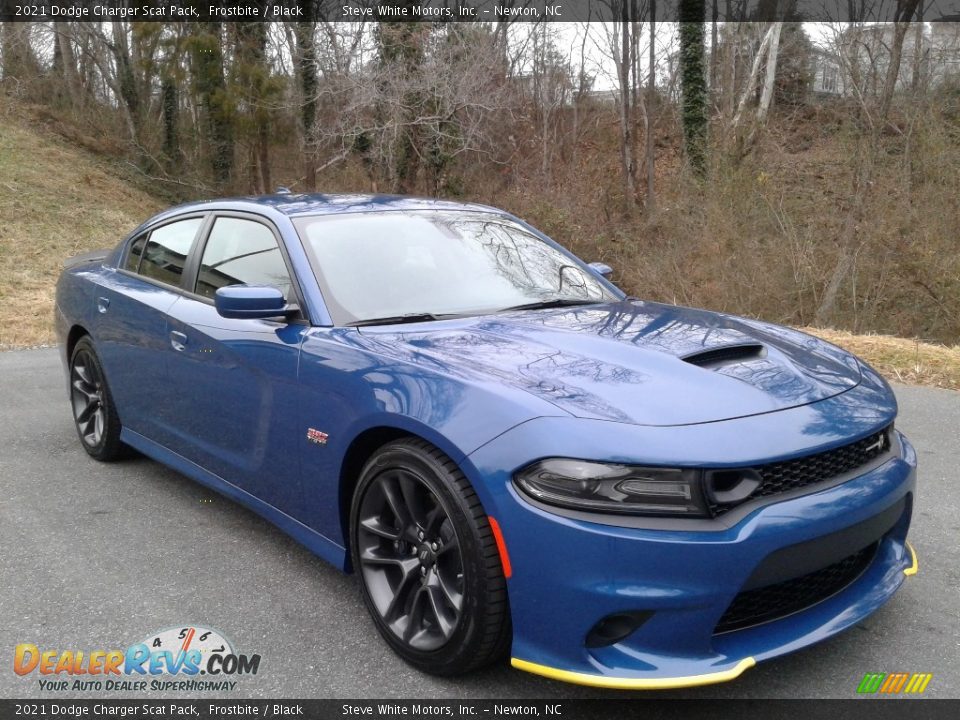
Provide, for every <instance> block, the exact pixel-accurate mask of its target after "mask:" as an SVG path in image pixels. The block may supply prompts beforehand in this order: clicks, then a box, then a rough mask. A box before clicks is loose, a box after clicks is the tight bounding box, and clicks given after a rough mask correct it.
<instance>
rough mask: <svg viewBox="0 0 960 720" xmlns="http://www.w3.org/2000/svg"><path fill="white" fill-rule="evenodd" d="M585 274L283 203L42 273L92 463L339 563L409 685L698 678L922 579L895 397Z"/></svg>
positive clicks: (796, 344) (845, 371)
mask: <svg viewBox="0 0 960 720" xmlns="http://www.w3.org/2000/svg"><path fill="white" fill-rule="evenodd" d="M609 273H610V268H609V267H607V266H605V265H602V264H600V263H591V264H587V263H585V262H583V261H581V260H580V259H578V258H576V257H575V256H573V255H572V254H571V253H570V252H568V251H567V250H565V249H564V248H562V247H560V246H559V245H557V244H556V243H555V242H553V241H551V240H550V239H549V238H547V237H545V236H544V235H543V234H542V233H540V232H538V231H537V230H535V229H534V228H532V227H530V226H529V225H528V224H526V223H524V222H523V221H521V220H519V219H517V218H516V217H513V216H511V215H509V214H508V213H505V212H503V211H500V210H497V209H495V208H490V207H485V206H481V205H471V204H461V203H451V202H441V201H434V200H422V199H412V198H402V197H384V196H359V195H293V194H290V193H280V194H277V195H272V196H268V197H257V198H239V199H230V200H216V201H210V202H198V203H191V204H188V205H182V206H180V207H176V208H173V209H171V210H168V211H166V212H163V213H160V214H159V215H157V216H155V217H153V218H151V219H150V220H148V221H147V222H146V223H144V224H143V225H141V226H140V227H139V228H137V229H136V230H134V231H133V233H131V234H130V235H129V237H127V238H126V239H125V240H123V241H122V242H121V243H120V244H119V245H118V246H117V247H116V248H115V249H113V250H110V251H104V252H101V253H88V254H87V255H85V256H79V257H77V258H74V259H72V260H71V261H68V263H67V267H66V268H65V269H64V272H63V274H62V276H61V278H60V281H59V283H58V285H57V300H56V311H55V316H56V325H57V332H58V335H59V339H60V348H61V352H62V355H63V360H64V364H65V367H66V372H67V377H68V392H69V397H70V403H71V407H72V411H73V419H74V421H75V424H76V428H77V432H78V435H79V439H80V443H81V445H82V446H83V448H84V449H85V450H86V451H87V453H89V454H90V455H91V456H93V457H94V458H96V459H98V460H104V461H106V460H111V459H114V458H116V457H118V456H120V455H121V454H123V453H124V452H125V451H127V450H128V449H129V448H134V449H136V450H138V451H139V452H141V453H143V454H144V455H147V456H149V457H151V458H154V459H155V460H157V461H159V462H161V463H164V464H166V465H169V466H170V467H172V468H175V469H176V470H178V471H180V472H182V473H183V474H185V475H188V476H190V477H191V478H193V479H195V480H196V481H198V482H200V483H203V484H204V485H206V486H208V487H210V488H212V489H214V490H217V491H219V492H221V493H223V494H224V495H226V496H228V497H230V498H232V499H234V500H236V501H238V502H240V503H243V504H244V505H246V506H248V507H250V508H252V509H253V510H255V511H256V512H258V513H259V514H261V515H262V516H264V517H265V518H267V519H268V520H270V521H271V522H273V523H275V524H276V525H277V526H279V527H280V528H281V529H283V530H284V531H286V532H287V533H289V534H290V535H292V536H293V537H294V538H296V539H297V540H298V541H300V542H301V543H303V544H304V545H306V546H307V547H308V548H309V549H310V550H312V551H313V552H315V553H316V554H317V555H319V556H321V557H323V558H325V559H326V560H328V561H329V562H331V563H333V564H335V565H337V566H338V567H340V568H342V569H343V570H344V571H348V572H350V571H352V572H355V573H356V574H357V576H358V578H359V585H360V589H361V595H362V598H363V601H364V603H365V605H366V607H367V608H368V610H369V612H370V615H371V617H372V619H373V623H374V625H375V626H376V628H377V630H378V631H379V632H380V634H381V635H382V636H383V639H384V640H385V642H386V643H387V644H388V645H389V646H390V647H391V648H392V649H393V650H394V651H395V652H396V653H398V654H399V655H400V656H401V657H403V658H404V659H405V660H406V661H408V662H409V663H411V664H412V665H414V666H416V667H418V668H421V669H423V670H425V671H427V672H432V673H437V674H445V675H452V674H457V673H463V672H467V671H470V670H473V669H476V668H478V667H481V666H483V665H486V664H489V663H491V662H494V661H496V660H498V659H500V658H501V657H502V656H505V655H507V654H509V656H510V657H511V658H512V664H513V665H514V666H515V667H517V668H520V669H522V670H527V671H529V672H533V673H537V674H540V675H544V676H547V677H551V678H555V679H558V680H565V681H568V682H574V683H582V684H586V685H594V686H600V687H612V688H667V687H683V686H690V685H700V684H705V683H711V682H719V681H723V680H730V679H732V678H735V677H737V676H738V675H740V674H741V673H742V672H744V671H745V670H746V669H748V668H750V667H751V666H752V665H754V664H755V663H756V662H758V661H761V660H766V659H768V658H772V657H775V656H778V655H783V654H784V653H788V652H792V651H794V650H797V649H798V648H801V647H804V646H806V645H810V644H811V643H814V642H817V641H820V640H823V639H824V638H827V637H829V636H831V635H834V634H836V633H838V632H840V631H842V630H844V629H846V628H849V627H850V626H852V625H854V624H856V623H857V622H859V621H860V620H862V619H863V618H865V617H866V616H868V615H869V614H870V613H872V612H874V611H875V610H876V609H877V608H879V607H880V606H881V605H882V604H883V603H884V602H886V601H887V600H888V599H889V598H890V597H891V596H892V595H893V593H894V592H895V591H896V590H897V588H898V587H899V586H900V584H901V583H902V582H903V580H904V576H908V575H912V574H913V573H915V572H916V571H917V559H916V555H915V554H914V552H913V550H912V548H911V547H910V545H909V544H908V543H907V530H908V527H909V525H910V515H911V510H912V507H913V498H914V491H915V483H916V462H917V460H916V454H915V452H914V450H913V448H912V447H911V445H910V444H909V443H908V442H907V440H906V439H905V438H904V436H903V435H902V434H901V433H900V432H898V431H897V430H896V429H895V428H894V420H895V417H896V414H897V406H896V401H895V399H894V396H893V393H892V392H891V390H890V387H889V386H888V385H887V384H886V382H885V381H884V380H883V379H882V378H881V377H880V376H879V375H878V374H877V373H876V372H875V371H874V370H873V369H871V368H870V367H869V366H867V365H866V364H864V363H863V362H862V361H860V360H858V359H857V358H856V357H854V356H852V355H850V354H848V353H846V352H844V351H842V350H840V349H838V348H836V347H834V346H832V345H829V344H827V343H825V342H823V341H821V340H818V339H816V338H813V337H810V336H808V335H805V334H803V333H800V332H797V331H795V330H791V329H787V328H784V327H779V326H776V325H771V324H768V323H763V322H758V321H756V320H750V319H745V318H737V317H732V316H730V315H725V314H720V313H714V312H706V311H703V310H694V309H689V308H681V307H676V306H673V305H664V304H660V303H653V302H646V301H643V300H639V299H637V298H632V297H627V296H625V295H624V294H623V293H622V292H621V291H620V290H619V289H618V288H617V287H616V286H614V285H613V284H611V283H610V282H609V281H608V280H607V278H606V276H607V275H609Z"/></svg>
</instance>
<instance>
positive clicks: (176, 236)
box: [140, 218, 203, 285]
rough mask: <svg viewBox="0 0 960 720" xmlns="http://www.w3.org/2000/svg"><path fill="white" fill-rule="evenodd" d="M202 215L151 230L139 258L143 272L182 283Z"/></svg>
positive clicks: (155, 278) (160, 278)
mask: <svg viewBox="0 0 960 720" xmlns="http://www.w3.org/2000/svg"><path fill="white" fill-rule="evenodd" d="M201 223H203V218H190V219H189V220H178V221H177V222H172V223H170V224H169V225H164V226H163V227H161V228H157V229H156V230H154V231H153V232H152V233H150V240H149V242H148V243H147V246H146V248H145V249H144V251H143V259H142V260H141V261H140V274H141V275H143V276H144V277H148V278H153V279H154V280H159V281H160V282H163V283H167V284H168V285H179V284H180V276H181V275H183V267H184V265H186V263H187V253H188V252H190V246H191V245H192V244H193V238H194V237H196V235H197V231H198V230H199V229H200V225H201Z"/></svg>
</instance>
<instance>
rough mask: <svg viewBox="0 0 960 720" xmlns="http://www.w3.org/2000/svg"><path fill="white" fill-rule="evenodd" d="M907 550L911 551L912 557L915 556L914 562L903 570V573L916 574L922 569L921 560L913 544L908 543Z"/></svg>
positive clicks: (908, 575) (907, 574)
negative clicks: (918, 558)
mask: <svg viewBox="0 0 960 720" xmlns="http://www.w3.org/2000/svg"><path fill="white" fill-rule="evenodd" d="M906 545H907V550H909V551H910V557H911V558H913V563H912V564H911V565H910V567H908V568H907V569H906V570H904V571H903V574H904V575H906V576H907V577H910V576H911V575H916V574H917V571H918V570H919V569H920V561H919V560H917V551H916V550H914V549H913V545H911V544H910V543H906Z"/></svg>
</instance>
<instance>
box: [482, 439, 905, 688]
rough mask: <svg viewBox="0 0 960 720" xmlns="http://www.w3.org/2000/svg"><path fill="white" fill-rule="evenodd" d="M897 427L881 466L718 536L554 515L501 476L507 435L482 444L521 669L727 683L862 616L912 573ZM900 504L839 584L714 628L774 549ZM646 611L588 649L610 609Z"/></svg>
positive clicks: (637, 684) (606, 681) (582, 676)
mask: <svg viewBox="0 0 960 720" xmlns="http://www.w3.org/2000/svg"><path fill="white" fill-rule="evenodd" d="M898 437H899V439H900V447H901V452H900V453H899V454H898V455H897V456H895V457H893V458H891V459H890V460H888V461H887V462H885V463H883V464H882V465H880V466H879V467H875V468H874V469H872V470H870V471H868V472H865V473H864V474H862V475H859V476H857V477H855V478H853V479H851V480H849V481H847V482H844V483H842V484H839V485H836V486H833V487H830V488H828V489H824V490H821V491H819V492H813V493H810V494H807V495H803V496H801V497H795V498H792V499H789V500H784V501H782V502H774V503H773V504H770V505H766V506H764V507H761V508H759V509H757V510H755V511H754V512H751V513H750V514H749V515H747V516H746V517H744V518H743V519H741V520H740V521H739V522H737V523H736V524H734V525H732V526H730V527H726V528H722V529H719V530H713V531H710V532H703V531H686V530H683V529H679V528H680V527H682V524H681V523H677V527H678V529H640V528H626V527H618V526H612V525H605V524H604V525H601V524H598V523H591V522H585V521H582V520H579V519H571V518H567V517H562V516H559V515H556V514H554V513H551V512H548V511H545V510H543V509H540V508H537V507H534V506H533V505H532V504H530V503H529V502H527V501H526V500H525V499H524V498H523V497H521V496H520V495H519V494H518V493H517V492H516V490H515V489H514V487H513V485H512V483H510V481H509V477H508V475H507V474H505V473H502V472H497V471H492V468H491V466H490V464H489V463H492V462H494V460H493V454H496V453H500V454H501V455H502V454H505V451H506V446H505V445H504V444H503V443H493V444H492V446H491V447H489V448H484V449H481V451H479V452H478V453H475V454H474V455H473V456H472V457H471V461H472V462H473V463H474V464H475V465H474V469H475V471H477V472H481V473H483V474H484V475H486V478H487V483H486V485H485V487H486V488H488V489H489V488H492V489H493V492H491V493H489V495H488V497H481V499H482V500H483V501H484V503H485V507H487V509H488V511H489V512H490V514H491V515H494V516H495V517H496V519H497V520H498V522H499V525H500V527H501V528H502V532H503V536H504V540H505V545H506V548H507V552H508V553H509V557H510V561H511V564H512V576H511V578H510V579H509V581H508V592H509V596H510V605H511V614H512V618H513V627H514V642H513V649H512V657H513V665H514V666H515V667H517V668H519V669H521V670H526V671H529V672H533V673H537V674H540V675H544V676H546V677H551V678H554V679H557V680H563V681H567V682H573V683H579V684H585V685H593V686H598V687H607V688H626V689H658V688H676V687H688V686H693V685H703V684H708V683H715V682H722V681H726V680H731V679H733V678H735V677H737V676H739V675H740V674H741V673H743V672H744V671H745V670H747V669H748V668H750V667H752V666H753V665H754V664H755V663H756V662H760V661H762V660H766V659H769V658H772V657H776V656H778V655H783V654H786V653H790V652H793V651H795V650H798V649H800V648H802V647H805V646H808V645H811V644H813V643H816V642H819V641H821V640H824V639H826V638H828V637H830V636H832V635H834V634H836V633H839V632H841V631H842V630H844V629H846V628H848V627H850V626H852V625H854V624H856V623H858V622H859V621H861V620H862V619H863V618H865V617H867V616H868V615H870V614H871V613H872V612H874V611H875V610H876V609H878V608H879V607H880V606H881V605H883V604H884V603H885V602H886V601H887V600H888V599H889V598H890V597H891V596H892V595H893V593H894V592H895V591H896V590H897V588H898V587H899V586H900V584H901V583H902V582H903V580H904V577H905V576H906V575H910V574H913V573H915V572H916V569H917V563H916V556H915V554H914V553H913V550H912V549H911V548H910V547H909V545H908V544H907V542H906V537H907V531H908V529H909V525H910V515H911V511H912V505H913V496H914V491H915V484H916V454H915V452H914V450H913V448H912V446H911V445H910V444H909V442H907V440H906V439H905V438H903V436H902V435H899V436H898ZM515 441H516V438H514V439H513V440H512V441H511V442H510V444H511V445H513V444H516V443H515ZM521 444H522V443H521ZM488 453H489V454H488ZM506 454H509V453H506ZM491 471H492V472H491ZM491 475H492V476H493V478H494V480H493V482H492V483H491V482H490V479H491ZM483 494H484V495H487V494H488V493H487V492H484V493H483ZM899 507H902V511H901V510H899V509H897V510H896V517H895V521H894V522H893V524H892V526H889V527H885V528H884V530H883V533H882V535H881V536H880V537H877V538H875V539H876V549H875V551H874V552H873V555H872V559H871V560H870V561H869V564H868V565H867V566H866V567H865V568H864V569H863V570H862V572H860V574H859V575H858V576H856V579H853V580H852V581H851V582H849V584H847V585H846V586H845V587H843V588H842V589H841V590H839V591H838V592H835V593H834V594H833V595H830V596H829V597H826V598H825V599H822V600H820V601H819V602H816V603H815V604H812V605H810V606H808V607H806V608H804V609H802V610H800V611H797V612H794V613H792V614H790V615H788V616H785V617H781V618H779V619H775V620H771V621H768V622H764V623H763V624H759V625H755V626H752V627H746V628H744V629H740V630H734V631H730V632H725V633H719V634H718V633H715V629H716V626H717V623H718V621H719V620H720V618H721V617H722V616H723V615H724V613H725V611H726V610H727V608H728V607H729V606H730V605H731V602H732V601H733V600H734V598H735V597H736V596H737V595H738V593H739V592H740V591H741V589H742V588H743V587H744V584H745V583H746V582H747V580H748V578H750V576H751V574H752V573H753V572H754V570H755V569H756V568H757V567H758V566H759V565H760V564H761V563H763V561H764V560H765V559H766V558H768V556H770V555H771V554H773V553H776V552H777V551H779V550H781V549H783V548H787V547H791V546H795V545H801V544H803V543H813V542H815V541H816V540H817V539H819V538H822V537H823V536H826V535H832V534H834V533H838V534H841V535H838V536H842V533H843V532H845V531H848V530H849V529H851V528H852V527H853V526H859V525H869V524H870V521H871V520H872V519H874V518H876V517H877V516H879V515H883V514H885V513H886V515H888V516H889V515H890V513H891V511H893V509H894V508H899ZM859 549H860V548H855V547H851V548H849V552H855V551H856V550H859ZM638 611H639V612H644V611H646V612H652V615H651V616H650V617H649V619H648V620H647V621H646V622H645V623H644V624H642V625H641V626H640V627H639V628H638V629H636V630H635V631H634V632H633V633H632V634H630V635H628V636H627V637H626V638H624V639H622V640H620V641H619V642H616V643H615V644H612V645H607V646H603V647H587V643H586V642H585V639H586V637H587V635H588V633H590V631H591V629H592V628H593V627H594V626H595V624H596V623H597V622H598V621H600V620H601V619H602V618H604V617H607V616H609V615H612V614H616V613H630V612H638Z"/></svg>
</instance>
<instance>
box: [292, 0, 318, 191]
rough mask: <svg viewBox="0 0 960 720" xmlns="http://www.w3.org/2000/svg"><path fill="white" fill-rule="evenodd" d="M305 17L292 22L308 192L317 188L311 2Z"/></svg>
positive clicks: (313, 46) (314, 21)
mask: <svg viewBox="0 0 960 720" xmlns="http://www.w3.org/2000/svg"><path fill="white" fill-rule="evenodd" d="M304 10H305V11H307V15H308V18H307V20H303V21H300V22H297V23H294V26H293V32H294V36H295V37H296V44H297V48H296V55H295V56H294V62H295V63H296V68H297V78H298V79H299V82H300V133H301V140H302V145H301V148H300V152H301V154H302V156H303V169H304V186H305V187H306V189H307V190H308V191H310V192H313V191H315V190H316V189H317V155H316V150H315V148H314V138H315V134H314V124H315V123H316V120H317V89H318V86H319V83H318V78H317V50H316V43H315V42H314V32H315V29H316V17H315V16H314V15H313V13H314V8H313V3H307V4H305V5H304Z"/></svg>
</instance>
